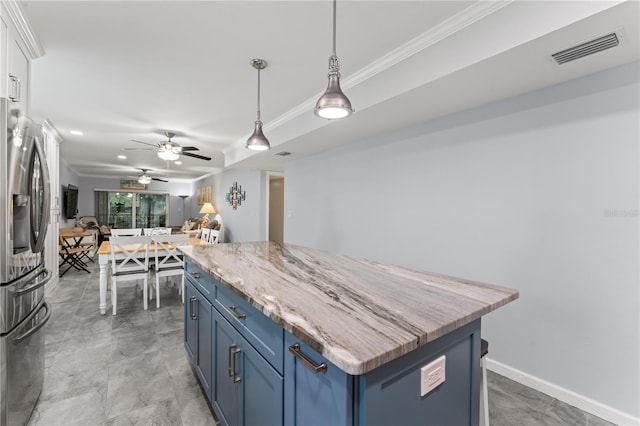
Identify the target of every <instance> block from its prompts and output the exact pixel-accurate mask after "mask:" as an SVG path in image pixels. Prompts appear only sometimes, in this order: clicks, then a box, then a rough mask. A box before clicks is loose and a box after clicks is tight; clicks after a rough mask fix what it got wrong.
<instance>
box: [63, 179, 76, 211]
mask: <svg viewBox="0 0 640 426" xmlns="http://www.w3.org/2000/svg"><path fill="white" fill-rule="evenodd" d="M65 195H66V197H65V199H66V203H65V216H66V217H67V219H75V218H76V215H77V214H78V187H77V186H75V185H71V184H69V186H67V190H66V192H65Z"/></svg>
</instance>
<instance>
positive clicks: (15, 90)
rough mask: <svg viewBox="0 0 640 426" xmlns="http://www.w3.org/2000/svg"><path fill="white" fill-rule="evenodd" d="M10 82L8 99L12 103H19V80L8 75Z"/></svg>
mask: <svg viewBox="0 0 640 426" xmlns="http://www.w3.org/2000/svg"><path fill="white" fill-rule="evenodd" d="M9 79H10V80H11V93H10V94H9V99H11V100H12V101H13V102H20V79H19V78H18V77H16V76H15V75H13V74H9Z"/></svg>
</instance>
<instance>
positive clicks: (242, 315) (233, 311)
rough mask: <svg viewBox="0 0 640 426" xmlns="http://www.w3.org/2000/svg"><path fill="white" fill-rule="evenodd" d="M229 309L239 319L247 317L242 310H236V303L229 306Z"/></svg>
mask: <svg viewBox="0 0 640 426" xmlns="http://www.w3.org/2000/svg"><path fill="white" fill-rule="evenodd" d="M229 311H231V313H232V314H233V316H234V317H236V318H238V319H245V318H246V317H247V316H246V315H245V314H241V313H240V312H238V311H236V305H231V306H229Z"/></svg>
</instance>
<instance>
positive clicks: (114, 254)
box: [109, 235, 151, 315]
mask: <svg viewBox="0 0 640 426" xmlns="http://www.w3.org/2000/svg"><path fill="white" fill-rule="evenodd" d="M109 242H110V244H109V245H110V247H111V304H112V306H113V315H116V312H117V306H118V281H133V280H140V279H141V280H143V281H144V284H143V290H142V294H143V299H144V301H143V306H144V309H145V310H146V309H147V308H148V301H147V298H148V296H147V295H148V291H149V243H150V242H151V237H148V236H140V235H138V236H127V237H122V236H120V237H117V238H112V239H111V240H110V241H109Z"/></svg>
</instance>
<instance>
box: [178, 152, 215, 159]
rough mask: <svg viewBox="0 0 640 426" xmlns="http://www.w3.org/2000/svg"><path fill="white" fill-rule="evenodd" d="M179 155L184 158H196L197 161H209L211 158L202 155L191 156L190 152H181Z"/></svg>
mask: <svg viewBox="0 0 640 426" xmlns="http://www.w3.org/2000/svg"><path fill="white" fill-rule="evenodd" d="M181 154H182V155H184V156H186V157H192V158H197V159H199V160H205V161H211V157H205V156H203V155H198V154H192V153H190V152H183V153H181Z"/></svg>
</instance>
